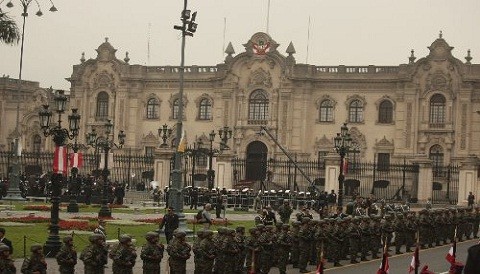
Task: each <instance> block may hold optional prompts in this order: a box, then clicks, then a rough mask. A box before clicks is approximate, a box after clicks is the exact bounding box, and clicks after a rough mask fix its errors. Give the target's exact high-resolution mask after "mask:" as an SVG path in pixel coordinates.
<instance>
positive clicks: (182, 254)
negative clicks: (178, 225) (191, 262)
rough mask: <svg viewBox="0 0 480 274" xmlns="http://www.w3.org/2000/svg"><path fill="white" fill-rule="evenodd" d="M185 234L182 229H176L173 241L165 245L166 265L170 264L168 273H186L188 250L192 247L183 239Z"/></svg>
mask: <svg viewBox="0 0 480 274" xmlns="http://www.w3.org/2000/svg"><path fill="white" fill-rule="evenodd" d="M186 236H187V234H186V233H185V232H184V231H177V232H176V233H175V241H174V242H173V243H172V242H171V243H170V244H169V245H168V247H167V252H168V255H169V256H170V258H168V265H169V266H170V273H175V274H186V273H187V269H186V267H187V260H188V259H189V258H190V251H191V250H192V248H191V247H190V245H189V244H188V243H187V242H186V241H185V237H186Z"/></svg>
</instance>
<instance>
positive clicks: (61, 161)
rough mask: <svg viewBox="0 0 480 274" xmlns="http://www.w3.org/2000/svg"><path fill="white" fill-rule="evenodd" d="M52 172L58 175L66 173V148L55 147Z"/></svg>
mask: <svg viewBox="0 0 480 274" xmlns="http://www.w3.org/2000/svg"><path fill="white" fill-rule="evenodd" d="M53 172H54V173H58V174H66V173H67V148H66V147H64V146H56V147H55V154H54V156H53Z"/></svg>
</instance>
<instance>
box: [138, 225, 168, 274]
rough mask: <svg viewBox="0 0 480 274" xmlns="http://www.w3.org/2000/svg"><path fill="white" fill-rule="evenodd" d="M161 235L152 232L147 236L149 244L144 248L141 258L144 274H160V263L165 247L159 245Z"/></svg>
mask: <svg viewBox="0 0 480 274" xmlns="http://www.w3.org/2000/svg"><path fill="white" fill-rule="evenodd" d="M159 238H160V237H159V235H158V233H156V232H153V231H150V232H147V234H146V235H145V239H146V240H147V242H146V243H145V244H144V245H143V246H142V251H141V253H140V258H141V259H142V260H143V274H160V263H161V262H162V259H163V251H164V250H165V247H164V246H163V244H162V243H159Z"/></svg>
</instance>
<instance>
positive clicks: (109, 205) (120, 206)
mask: <svg viewBox="0 0 480 274" xmlns="http://www.w3.org/2000/svg"><path fill="white" fill-rule="evenodd" d="M101 206H102V205H97V204H95V205H92V207H101ZM108 207H109V208H128V206H127V205H117V204H108Z"/></svg>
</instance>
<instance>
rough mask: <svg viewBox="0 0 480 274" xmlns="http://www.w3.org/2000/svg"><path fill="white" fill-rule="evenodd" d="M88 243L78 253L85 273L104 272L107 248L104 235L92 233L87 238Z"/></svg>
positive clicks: (98, 273) (95, 273) (97, 273)
mask: <svg viewBox="0 0 480 274" xmlns="http://www.w3.org/2000/svg"><path fill="white" fill-rule="evenodd" d="M88 240H89V241H90V245H88V246H87V247H85V249H84V250H82V252H81V253H80V260H81V261H83V264H84V269H85V274H102V273H105V270H104V266H105V265H106V264H107V262H108V249H107V247H106V246H105V241H104V237H103V236H102V235H101V234H93V235H90V237H89V238H88Z"/></svg>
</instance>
